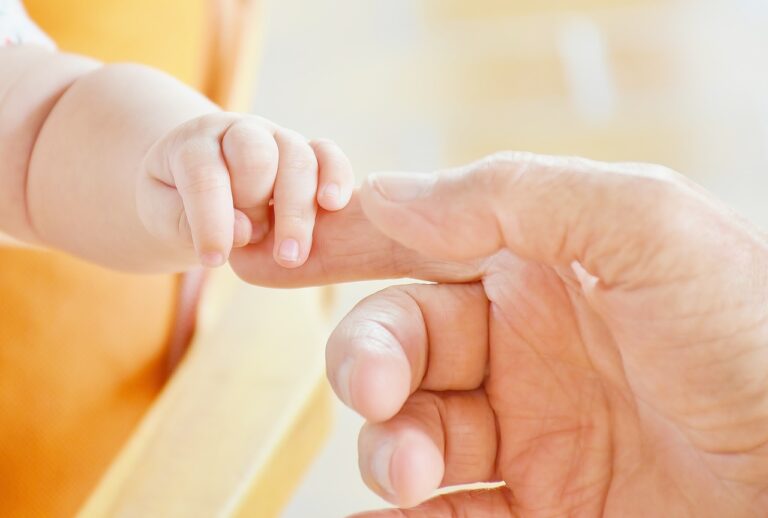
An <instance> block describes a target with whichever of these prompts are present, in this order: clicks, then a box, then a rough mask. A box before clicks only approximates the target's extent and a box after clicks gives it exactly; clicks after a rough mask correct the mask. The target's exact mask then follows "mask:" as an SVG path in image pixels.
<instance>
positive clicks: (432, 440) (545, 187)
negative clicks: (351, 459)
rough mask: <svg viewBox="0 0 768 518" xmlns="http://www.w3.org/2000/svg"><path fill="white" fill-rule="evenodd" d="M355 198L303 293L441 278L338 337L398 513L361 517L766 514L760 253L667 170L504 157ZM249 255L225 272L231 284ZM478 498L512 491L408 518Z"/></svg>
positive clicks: (765, 287)
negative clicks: (352, 223)
mask: <svg viewBox="0 0 768 518" xmlns="http://www.w3.org/2000/svg"><path fill="white" fill-rule="evenodd" d="M398 200H400V201H398ZM403 200H404V201H403ZM353 201H354V203H353V204H352V206H351V208H350V209H348V211H347V214H348V215H357V216H359V217H357V218H352V219H356V221H357V224H358V225H360V229H362V228H363V227H366V228H367V227H368V226H370V225H373V227H375V230H374V229H373V228H371V229H367V230H365V231H363V232H350V229H349V228H348V227H347V225H348V224H349V223H348V221H349V219H345V218H344V214H343V212H344V211H342V214H339V215H337V216H330V217H329V219H327V220H326V221H325V222H322V221H321V222H320V225H319V227H318V232H326V236H335V237H336V240H335V247H334V252H333V256H332V257H331V255H326V256H323V254H324V253H328V254H330V252H327V251H324V250H323V249H322V248H320V249H319V250H318V254H319V256H318V258H317V259H318V261H319V262H315V263H313V262H312V260H310V262H309V263H308V265H307V267H305V270H304V274H303V275H305V277H304V278H302V279H301V281H300V282H301V283H305V282H314V281H315V280H321V279H323V278H331V279H332V280H341V279H345V278H360V277H365V276H366V273H365V271H366V264H371V261H370V259H371V257H374V258H375V259H376V260H375V261H373V263H375V264H376V265H377V269H376V271H374V272H372V273H371V275H370V276H376V277H386V276H401V275H413V276H418V277H422V278H427V279H430V280H437V281H441V283H438V284H421V285H410V286H402V287H393V288H389V289H387V290H385V291H383V292H381V293H379V294H376V295H373V296H371V297H369V298H368V299H366V300H365V301H363V302H361V303H360V304H359V305H358V306H357V307H356V308H355V309H354V310H353V311H352V312H351V313H350V314H349V315H348V316H347V317H346V319H345V320H344V321H343V322H342V323H341V324H340V325H339V326H338V328H337V329H336V331H335V332H334V334H333V335H332V336H331V339H330V341H329V346H328V372H329V377H330V379H331V382H332V384H333V386H334V389H335V390H336V392H337V394H338V395H339V396H340V397H341V399H342V400H343V401H344V402H345V403H347V404H348V405H350V406H351V407H352V408H354V409H355V410H356V411H358V412H359V413H361V414H362V415H363V416H364V417H366V418H367V419H368V421H369V424H367V425H366V426H365V428H364V429H363V431H362V432H361V436H360V443H359V447H360V465H361V471H362V474H363V478H364V479H365V481H366V482H367V483H368V485H369V486H370V487H371V488H372V489H373V490H374V491H376V492H377V493H379V494H380V495H381V496H383V497H385V498H386V499H388V500H389V501H391V502H392V503H394V504H396V505H400V506H402V507H403V508H404V510H390V511H380V512H378V513H369V514H363V515H360V516H365V517H366V518H373V517H408V518H411V517H414V518H415V517H446V518H447V517H471V518H485V517H508V516H521V517H544V516H547V517H549V516H583V517H598V516H620V517H632V516H696V517H700V516H718V517H721V516H729V517H737V516H764V515H766V514H767V513H768V497H766V493H765V490H764V489H765V488H766V487H768V446H766V441H768V320H767V317H768V300H767V299H768V247H766V242H765V240H764V238H763V237H762V236H761V235H760V234H759V233H758V232H756V231H755V230H754V229H753V228H752V227H750V226H749V224H748V223H746V222H744V221H742V220H741V219H740V218H738V217H737V216H735V215H734V214H732V213H731V212H730V211H729V210H728V209H727V208H725V207H723V206H722V205H720V204H719V203H718V202H717V201H715V200H713V199H712V198H711V197H710V196H709V195H708V194H706V193H704V192H703V191H701V190H700V189H699V188H698V187H696V186H695V185H692V184H691V183H689V182H687V181H686V180H684V179H682V178H681V177H679V176H677V175H676V174H674V173H671V172H669V171H666V170H664V169H661V168H658V167H654V166H645V165H635V164H600V163H595V162H589V161H585V160H580V159H567V158H552V157H537V156H530V155H514V154H507V155H497V156H494V157H491V158H489V159H486V160H485V161H482V162H479V163H476V164H472V165H470V166H468V167H466V168H463V169H459V170H454V171H448V172H445V173H442V174H440V175H438V176H432V175H430V176H419V177H415V176H413V175H394V176H392V175H389V176H387V175H374V176H373V177H371V178H370V179H369V180H368V181H367V183H366V184H365V185H364V186H363V189H362V191H361V193H360V204H359V205H358V202H357V200H353ZM360 206H361V207H362V209H363V212H364V214H365V216H363V215H362V214H363V212H361V211H360V210H359V207H360ZM384 236H387V237H384ZM322 241H323V240H322V239H317V242H322ZM265 246H268V245H265ZM364 250H367V251H368V252H367V254H368V255H366V254H365V253H363V251H364ZM346 251H351V253H349V254H347V253H346ZM260 253H266V252H262V251H260V249H258V248H254V249H252V250H250V251H248V250H246V251H244V252H242V254H243V256H242V257H241V258H240V262H238V258H235V263H234V264H235V267H236V269H237V270H239V272H240V273H241V275H243V276H244V278H246V279H248V278H249V277H250V278H251V280H259V281H261V279H258V278H257V277H258V276H255V275H254V274H253V272H252V271H249V270H248V265H249V264H253V259H254V254H260ZM249 254H250V255H249ZM361 254H362V256H364V257H366V258H367V259H369V261H365V260H360V261H357V260H356V259H355V258H359V257H360V256H361ZM392 257H396V259H392ZM320 258H322V260H320ZM248 261H251V262H250V263H249V262H248ZM319 264H322V268H320V267H319V266H318V265H319ZM342 264H343V267H342ZM259 275H264V273H261V274H259ZM474 482H503V483H505V484H504V485H502V486H500V487H496V488H495V489H490V490H482V491H458V492H453V493H450V494H446V495H443V496H439V497H436V498H432V499H431V500H428V501H427V502H426V503H422V504H421V505H418V506H417V507H415V508H411V509H409V510H405V508H407V507H411V506H414V505H417V504H419V503H420V502H422V501H424V500H427V499H429V498H430V496H431V495H432V494H433V492H434V490H435V489H437V488H438V487H445V486H452V485H457V484H465V483H474Z"/></svg>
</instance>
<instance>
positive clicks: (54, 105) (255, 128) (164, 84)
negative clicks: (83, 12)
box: [0, 47, 352, 272]
mask: <svg viewBox="0 0 768 518" xmlns="http://www.w3.org/2000/svg"><path fill="white" fill-rule="evenodd" d="M0 71H2V74H0V76H1V77H2V79H0V81H1V82H2V84H0V89H2V91H3V92H5V95H4V96H3V98H2V99H1V100H0V127H1V128H2V130H1V131H3V133H5V135H3V136H4V137H7V138H6V139H3V140H4V141H5V142H4V144H3V149H2V152H3V155H4V156H6V157H10V158H11V159H10V160H4V164H3V165H2V166H0V167H2V169H0V183H2V185H0V191H2V192H3V193H4V194H2V196H3V198H4V199H2V200H0V201H2V202H3V203H2V205H3V208H2V209H0V210H2V212H0V232H5V233H7V234H9V235H10V236H11V237H14V238H16V239H20V240H22V241H26V242H28V243H33V244H37V245H42V246H50V247H54V248H58V249H61V250H65V251H67V252H70V253H72V254H74V255H77V256H79V257H82V258H85V259H87V260H90V261H93V262H97V263H99V264H102V265H105V266H108V267H112V268H119V269H127V270H133V271H144V272H161V271H180V270H184V269H187V268H189V267H192V266H194V265H196V264H199V263H200V262H203V263H204V264H207V265H210V266H213V265H217V264H220V263H221V262H223V261H225V260H226V258H227V257H228V254H229V252H230V250H231V248H232V247H233V246H242V245H244V244H246V243H247V242H250V241H255V240H258V239H259V238H260V237H262V236H263V235H264V234H265V233H266V231H267V229H268V228H269V227H267V226H266V222H268V221H269V218H268V216H267V215H268V213H269V211H270V210H272V209H270V200H273V204H274V214H275V221H274V230H275V254H274V255H275V258H276V259H277V260H278V262H279V263H280V264H282V265H284V266H288V267H291V266H299V265H301V264H302V263H303V262H304V261H305V260H306V257H307V255H308V254H309V249H310V246H311V239H312V225H313V223H314V217H315V213H316V210H317V204H319V205H320V207H322V208H324V209H328V210H337V209H339V208H342V207H343V206H344V205H346V203H347V201H348V199H349V196H350V195H351V191H352V172H351V167H350V166H349V162H348V161H347V160H346V158H345V157H344V155H343V154H342V153H341V151H340V150H339V149H338V148H337V147H336V146H335V145H333V144H332V143H330V142H327V141H321V142H308V141H306V140H305V139H304V138H302V137H301V136H299V135H298V134H297V133H295V132H291V131H289V130H285V129H283V128H280V127H279V126H277V125H274V124H272V123H270V122H268V121H265V120H263V119H260V118H257V117H251V116H244V115H235V114H226V113H222V112H221V111H220V110H219V109H218V108H217V107H216V106H215V105H214V104H213V103H211V102H210V101H208V100H207V99H205V98H204V97H203V96H201V95H200V94H198V93H196V92H194V91H193V90H192V89H190V88H188V87H186V86H184V85H183V84H181V83H179V82H178V81H176V80H174V79H173V78H170V77H169V76H167V75H165V74H163V73H161V72H159V71H156V70H153V69H151V68H148V67H144V66H140V65H106V66H101V65H100V64H98V63H95V62H93V61H91V60H88V59H85V58H80V57H76V56H69V55H65V54H58V53H53V52H47V51H43V50H39V49H34V48H31V47H30V48H25V47H19V48H15V49H3V50H0ZM13 71H18V72H17V73H16V74H15V77H13V78H11V77H10V76H9V74H7V72H13ZM10 75H13V74H10ZM30 92H31V93H32V94H30ZM6 162H7V163H6ZM8 164H11V165H8ZM6 187H7V189H6ZM6 202H7V203H6Z"/></svg>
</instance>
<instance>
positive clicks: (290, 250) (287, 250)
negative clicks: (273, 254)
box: [277, 239, 299, 263]
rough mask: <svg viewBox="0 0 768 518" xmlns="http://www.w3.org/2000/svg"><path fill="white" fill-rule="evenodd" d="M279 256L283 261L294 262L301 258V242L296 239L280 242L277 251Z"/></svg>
mask: <svg viewBox="0 0 768 518" xmlns="http://www.w3.org/2000/svg"><path fill="white" fill-rule="evenodd" d="M277 255H278V257H280V259H282V260H283V261H287V262H289V263H294V262H296V261H298V260H299V242H298V241H296V240H295V239H286V240H284V241H283V242H282V243H280V248H279V249H278V251H277Z"/></svg>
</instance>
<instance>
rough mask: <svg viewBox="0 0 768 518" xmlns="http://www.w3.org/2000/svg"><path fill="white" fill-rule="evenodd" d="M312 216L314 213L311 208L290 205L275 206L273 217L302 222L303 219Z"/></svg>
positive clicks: (305, 219)
mask: <svg viewBox="0 0 768 518" xmlns="http://www.w3.org/2000/svg"><path fill="white" fill-rule="evenodd" d="M313 217H314V213H313V211H312V210H310V209H308V208H305V207H300V206H290V207H278V206H275V218H276V219H279V220H281V221H282V222H295V223H303V222H305V221H308V220H310V219H312V218H313Z"/></svg>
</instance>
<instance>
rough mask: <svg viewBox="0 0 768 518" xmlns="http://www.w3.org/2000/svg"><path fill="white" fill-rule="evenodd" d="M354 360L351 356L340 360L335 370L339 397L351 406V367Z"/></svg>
mask: <svg viewBox="0 0 768 518" xmlns="http://www.w3.org/2000/svg"><path fill="white" fill-rule="evenodd" d="M353 367H354V362H353V360H352V358H347V359H346V360H344V361H343V362H341V366H339V369H338V370H337V371H336V391H337V395H338V396H339V399H341V401H342V402H343V403H344V404H345V405H347V406H349V407H351V406H352V368H353Z"/></svg>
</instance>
